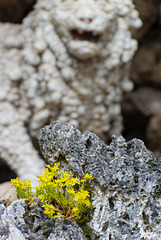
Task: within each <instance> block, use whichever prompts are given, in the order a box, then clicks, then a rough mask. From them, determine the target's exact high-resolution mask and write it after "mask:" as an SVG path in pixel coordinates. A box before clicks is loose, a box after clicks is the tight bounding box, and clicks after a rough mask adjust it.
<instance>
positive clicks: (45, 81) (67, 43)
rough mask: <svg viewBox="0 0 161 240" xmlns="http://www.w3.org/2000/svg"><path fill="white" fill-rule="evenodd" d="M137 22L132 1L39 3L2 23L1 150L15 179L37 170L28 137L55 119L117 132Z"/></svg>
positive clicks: (99, 131)
mask: <svg viewBox="0 0 161 240" xmlns="http://www.w3.org/2000/svg"><path fill="white" fill-rule="evenodd" d="M140 23H141V22H140V19H139V18H138V13H137V11H136V10H135V8H134V5H133V4H132V1H131V0H126V1H120V0H108V1H107V0H102V1H96V0H89V1H88V3H87V1H85V0H78V1H73V0H69V1H61V0H56V1H55V0H52V1H51V0H39V1H37V4H36V5H35V8H34V10H33V11H32V12H31V13H30V14H29V15H28V16H27V17H26V18H25V19H24V21H23V23H22V24H21V25H19V24H16V25H15V24H3V23H1V24H0V85H1V90H0V116H2V117H1V118H0V155H1V158H2V159H3V160H5V161H6V162H7V163H8V165H10V167H11V168H12V169H13V170H14V171H15V172H16V173H17V175H18V176H19V177H21V178H22V179H24V178H29V177H30V176H29V174H27V175H26V173H25V172H26V171H27V172H28V173H29V172H31V174H30V175H32V169H36V170H37V169H42V168H43V162H42V161H41V160H40V157H39V156H38V154H37V152H36V151H35V149H34V147H33V145H32V142H31V139H30V137H31V138H32V140H33V138H37V134H38V131H39V129H40V128H41V127H43V126H44V125H45V124H47V123H50V122H52V121H53V120H57V119H59V120H61V121H63V122H71V123H73V124H74V125H75V126H77V127H78V128H79V129H81V130H90V131H93V132H95V133H96V134H97V135H99V136H100V137H101V138H102V139H103V138H104V139H106V140H107V139H109V138H110V136H111V134H113V133H114V134H117V135H118V134H120V132H121V131H122V116H121V112H120V111H121V108H120V103H121V100H122V94H123V92H126V91H129V90H131V88H132V83H131V82H130V81H129V79H128V72H129V63H130V60H131V59H132V57H133V54H134V52H135V50H136V48H137V42H136V41H135V40H133V39H132V37H131V29H132V28H137V27H139V26H140ZM38 162H39V163H40V164H39V163H38ZM33 166H34V168H33ZM40 171H41V170H40ZM33 174H35V173H33Z"/></svg>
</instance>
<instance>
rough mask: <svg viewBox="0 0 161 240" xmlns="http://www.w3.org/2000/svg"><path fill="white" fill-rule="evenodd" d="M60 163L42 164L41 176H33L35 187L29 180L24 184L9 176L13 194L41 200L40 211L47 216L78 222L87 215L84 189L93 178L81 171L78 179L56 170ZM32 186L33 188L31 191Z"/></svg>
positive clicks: (89, 203) (88, 201) (86, 197)
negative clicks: (36, 184) (43, 170)
mask: <svg viewBox="0 0 161 240" xmlns="http://www.w3.org/2000/svg"><path fill="white" fill-rule="evenodd" d="M59 165H60V163H57V164H55V165H54V166H53V167H51V166H50V165H46V168H45V172H44V174H43V175H37V178H38V180H39V181H40V186H39V187H32V185H31V183H30V182H31V181H30V180H28V181H26V183H24V182H22V181H20V180H19V179H18V178H16V179H12V180H11V183H12V187H15V188H16V191H17V197H18V198H25V199H27V200H29V201H30V200H32V199H33V198H35V197H38V198H40V199H41V200H42V203H43V208H44V213H46V214H47V215H48V216H49V217H50V218H53V219H55V218H60V217H63V218H65V219H76V220H77V221H79V222H81V221H84V220H85V219H87V218H88V215H86V210H87V209H88V208H89V207H90V205H91V202H90V193H89V191H88V190H86V188H85V186H86V182H87V181H88V180H90V179H93V177H92V176H90V175H88V174H85V176H84V177H83V178H82V179H81V180H80V179H78V178H76V177H72V176H71V175H70V174H69V173H68V172H67V171H65V172H62V171H61V170H59ZM35 189H36V191H35Z"/></svg>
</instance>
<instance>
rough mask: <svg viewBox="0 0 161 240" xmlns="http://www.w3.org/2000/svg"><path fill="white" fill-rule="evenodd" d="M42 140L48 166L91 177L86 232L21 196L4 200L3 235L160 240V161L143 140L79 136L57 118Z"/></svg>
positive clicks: (0, 212)
mask: <svg viewBox="0 0 161 240" xmlns="http://www.w3.org/2000/svg"><path fill="white" fill-rule="evenodd" d="M39 143H40V148H41V151H42V153H43V155H44V157H45V159H46V160H47V162H48V163H49V164H51V165H54V163H55V162H60V167H61V169H62V170H63V169H64V168H65V169H66V170H68V171H70V172H71V174H72V173H73V174H74V175H75V176H78V177H81V176H83V175H84V174H85V173H88V174H91V175H93V177H94V180H92V183H91V189H92V191H91V200H92V211H90V218H89V221H88V222H87V223H86V225H85V226H84V228H83V231H82V229H81V228H80V227H79V226H78V225H77V224H76V223H75V222H74V221H70V220H64V219H62V218H61V219H57V220H50V219H49V218H48V217H47V216H46V215H44V214H43V212H42V207H41V202H40V201H37V203H38V204H37V205H33V206H27V205H26V203H25V201H24V200H17V201H15V202H12V203H11V205H10V206H9V207H6V208H5V202H4V203H2V204H1V205H0V207H1V208H0V236H1V239H3V240H6V239H10V240H14V239H15V238H13V237H12V236H14V237H15V235H16V234H17V236H19V237H20V236H21V239H22V240H25V239H39V238H40V237H41V238H40V239H42V240H43V239H44V240H45V239H50V240H57V239H62V240H65V239H66V238H68V239H72V240H74V239H80V240H84V239H91V240H96V239H99V240H112V239H114V240H120V239H122V240H136V239H137V240H143V239H146V240H160V236H161V185H160V179H161V159H156V158H155V157H154V155H153V154H152V153H151V152H150V151H149V150H147V149H146V147H145V146H144V143H143V142H142V141H141V140H138V139H133V140H131V141H129V142H126V141H125V139H124V138H123V137H115V136H114V137H113V138H112V141H111V144H110V145H106V144H105V143H103V142H102V141H101V140H100V139H99V138H98V137H97V136H96V135H95V134H93V133H90V132H87V133H85V134H81V132H80V131H79V130H77V129H76V128H75V127H74V126H72V125H71V124H65V123H64V124H63V123H61V122H59V121H57V122H54V123H52V124H50V125H48V126H46V127H44V128H43V129H41V131H40V135H39ZM18 234H19V235H18ZM9 236H10V238H7V237H9ZM17 239H18V238H17ZM19 239H20V238H19Z"/></svg>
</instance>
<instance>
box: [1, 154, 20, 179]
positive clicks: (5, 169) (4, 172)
mask: <svg viewBox="0 0 161 240" xmlns="http://www.w3.org/2000/svg"><path fill="white" fill-rule="evenodd" d="M16 177H17V175H16V173H15V172H14V171H12V170H11V169H10V168H9V166H8V165H7V164H6V163H5V162H4V161H3V159H1V158H0V183H3V182H8V181H10V180H11V179H12V178H16Z"/></svg>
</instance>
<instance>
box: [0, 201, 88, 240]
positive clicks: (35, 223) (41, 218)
mask: <svg viewBox="0 0 161 240" xmlns="http://www.w3.org/2000/svg"><path fill="white" fill-rule="evenodd" d="M36 201H37V204H36V205H28V204H27V203H26V201H25V200H16V201H14V202H12V203H11V205H9V206H8V207H6V202H5V201H1V202H0V203H1V204H0V239H1V240H15V239H17V240H26V239H27V240H33V239H35V240H36V239H37V240H60V239H61V240H66V239H68V240H85V237H84V236H83V232H82V229H81V228H80V227H79V226H78V225H77V224H76V223H75V222H74V221H69V220H64V219H57V220H51V219H50V218H49V217H48V216H47V215H46V214H43V208H42V203H41V202H40V201H39V200H36Z"/></svg>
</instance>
